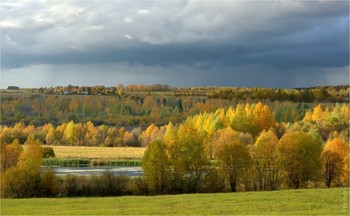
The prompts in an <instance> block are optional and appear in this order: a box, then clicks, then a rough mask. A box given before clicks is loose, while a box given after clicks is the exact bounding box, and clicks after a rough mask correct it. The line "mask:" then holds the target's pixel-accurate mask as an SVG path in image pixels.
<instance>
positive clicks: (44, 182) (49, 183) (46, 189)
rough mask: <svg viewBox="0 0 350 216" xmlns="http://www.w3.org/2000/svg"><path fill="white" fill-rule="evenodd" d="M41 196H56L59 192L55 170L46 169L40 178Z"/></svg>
mask: <svg viewBox="0 0 350 216" xmlns="http://www.w3.org/2000/svg"><path fill="white" fill-rule="evenodd" d="M40 188H41V190H40V196H43V197H55V196H57V194H58V182H57V177H56V175H55V172H54V171H52V170H51V169H46V170H45V171H44V172H43V173H42V174H41V178H40Z"/></svg>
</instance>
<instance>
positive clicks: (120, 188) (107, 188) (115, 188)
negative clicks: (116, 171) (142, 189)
mask: <svg viewBox="0 0 350 216" xmlns="http://www.w3.org/2000/svg"><path fill="white" fill-rule="evenodd" d="M129 179H130V178H129V177H127V176H116V175H113V173H112V172H110V171H109V170H108V171H105V172H103V174H102V176H99V178H98V183H99V184H95V185H96V186H97V188H94V190H95V191H97V193H98V194H97V195H99V196H121V195H124V194H126V188H127V185H128V182H129Z"/></svg>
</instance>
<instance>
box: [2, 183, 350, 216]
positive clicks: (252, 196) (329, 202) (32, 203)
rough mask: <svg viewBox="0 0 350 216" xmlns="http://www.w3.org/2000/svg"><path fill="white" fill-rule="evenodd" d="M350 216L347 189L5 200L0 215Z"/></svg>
mask: <svg viewBox="0 0 350 216" xmlns="http://www.w3.org/2000/svg"><path fill="white" fill-rule="evenodd" d="M98 214H99V215H118V214H119V215H126V214H129V215H150V214H156V215H174V214H180V215H204V214H206V215H223V214H226V215H248V214H249V215H349V188H333V189H307V190H285V191H274V192H246V193H244V192H241V193H224V194H223V193H221V194H187V195H166V196H149V197H146V196H124V197H107V198H35V199H2V200H1V215H98Z"/></svg>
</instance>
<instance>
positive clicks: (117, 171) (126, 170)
mask: <svg viewBox="0 0 350 216" xmlns="http://www.w3.org/2000/svg"><path fill="white" fill-rule="evenodd" d="M42 169H43V170H44V169H46V167H44V166H43V167H42ZM52 170H53V171H54V172H55V173H56V175H59V176H62V175H68V174H72V175H80V176H88V175H102V173H103V172H105V171H107V170H109V171H110V172H112V173H113V174H114V175H126V176H130V177H138V176H142V173H143V172H142V168H141V167H116V166H114V167H111V166H100V167H52Z"/></svg>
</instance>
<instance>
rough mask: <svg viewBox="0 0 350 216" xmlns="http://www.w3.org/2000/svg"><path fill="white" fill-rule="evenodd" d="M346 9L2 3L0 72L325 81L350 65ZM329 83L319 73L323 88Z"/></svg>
mask: <svg viewBox="0 0 350 216" xmlns="http://www.w3.org/2000/svg"><path fill="white" fill-rule="evenodd" d="M348 7H349V2H347V1H163V2H162V1H130V2H125V1H103V2H102V3H101V1H92V0H91V1H59V0H55V1H17V2H15V3H12V2H1V3H0V13H1V14H2V16H1V18H0V26H1V55H2V59H1V61H2V62H1V68H2V70H3V71H7V72H8V71H17V73H20V72H19V71H20V70H21V71H27V72H28V73H31V72H30V71H31V70H29V69H28V68H32V70H34V69H33V68H36V67H37V66H34V65H46V66H45V67H41V70H44V69H43V68H46V70H48V71H52V70H54V69H52V68H56V69H57V68H60V67H62V65H80V64H81V65H82V66H81V67H78V66H76V67H71V66H69V67H68V66H67V67H65V69H68V70H78V71H80V69H81V68H86V67H87V65H98V66H99V67H101V68H104V67H107V66H106V65H109V66H111V65H114V66H115V65H119V63H123V64H126V65H139V66H138V67H139V68H140V67H141V66H142V67H145V70H141V69H139V70H136V71H143V72H142V73H145V75H144V77H147V78H148V77H152V75H153V76H157V77H158V78H159V77H164V82H167V80H177V78H176V77H181V74H182V72H181V70H180V69H179V68H182V69H183V70H185V71H186V73H187V75H190V76H191V77H192V79H193V80H192V81H191V80H190V79H189V81H188V83H189V84H190V83H195V84H196V83H198V85H200V83H202V84H205V85H210V84H209V83H208V82H209V81H208V80H211V77H212V76H213V75H211V74H210V73H211V72H212V73H214V72H215V73H219V74H220V75H221V76H222V77H234V78H232V80H234V79H236V78H239V79H241V80H244V82H245V83H246V84H247V85H252V84H253V83H256V85H258V84H259V82H260V81H261V82H262V85H271V86H274V85H278V86H279V84H278V82H277V80H279V82H280V83H284V82H282V81H281V80H282V79H284V78H286V77H288V76H289V78H290V79H289V82H290V83H289V84H288V83H284V85H286V86H294V85H296V81H295V79H294V78H293V77H301V72H300V71H303V73H306V74H308V75H305V76H309V75H313V74H314V72H312V71H314V69H315V68H318V69H322V68H325V70H323V72H322V73H323V74H329V73H332V72H331V71H332V70H331V69H334V68H335V69H336V68H345V67H346V66H348V65H349V50H348V47H349V11H348ZM48 65H51V66H48ZM55 65H60V66H55ZM84 65H85V66H84ZM257 65H259V67H257ZM109 66H108V67H109ZM96 67H97V66H96ZM108 67H107V68H108ZM252 67H254V68H255V69H254V70H253V69H252ZM16 68H17V69H16ZM79 68H80V69H79ZM149 68H158V70H157V71H159V72H158V73H157V74H154V73H153V72H151V71H149V70H148V69H149ZM169 68H177V69H176V70H170V69H169ZM190 68H193V70H190ZM214 68H216V70H215V71H214ZM259 68H260V70H259ZM261 68H263V69H261ZM304 68H309V69H310V68H311V69H310V70H305V69H304ZM56 69H55V70H56ZM134 69H135V68H134ZM134 69H133V70H130V73H131V74H134V73H136V72H135V70H134ZM161 69H162V70H161ZM163 69H164V70H163ZM243 69H244V70H243ZM84 70H85V69H84ZM123 70H127V69H125V68H124V69H123ZM96 71H98V70H97V69H96ZM101 71H103V70H100V71H99V72H101ZM106 71H111V72H110V73H112V71H113V70H112V69H109V70H106ZM161 71H162V72H161ZM199 71H201V72H199ZM203 71H204V72H203ZM249 71H251V72H249ZM256 71H263V72H260V73H265V75H264V76H262V75H259V73H257V72H256ZM71 72H72V71H71ZM91 73H92V72H91ZM105 73H107V72H105ZM140 73H141V72H140ZM288 73H292V75H288ZM203 74H206V75H205V76H203ZM341 74H342V73H341ZM136 75H137V76H138V77H140V75H139V74H137V73H136V74H135V76H136ZM253 75H254V76H256V78H254V76H253ZM7 76H9V74H8V73H7ZM79 76H80V75H79ZM130 76H131V75H130ZM197 76H199V77H204V78H206V79H204V78H202V79H199V78H198V77H197ZM341 76H343V75H341ZM167 77H168V78H167ZM169 77H171V78H169ZM215 77H216V75H215ZM264 77H270V78H271V79H272V80H276V81H275V82H272V81H271V82H270V81H264V80H263V79H261V78H264ZM153 78H156V77H153ZM328 78H329V76H326V75H322V76H320V80H323V82H324V83H327V82H328V80H327V79H328ZM254 79H255V80H254ZM216 80H217V83H218V84H217V85H228V84H229V83H228V82H227V80H226V79H225V78H222V80H220V79H219V78H216ZM256 80H258V81H256ZM337 80H338V79H337ZM339 80H340V79H339ZM219 81H220V82H219ZM167 83H168V82H167ZM174 83H175V81H174ZM177 83H179V82H177ZM220 83H221V84H220ZM310 83H311V81H310ZM319 83H322V82H321V81H319ZM169 84H171V83H169Z"/></svg>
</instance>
